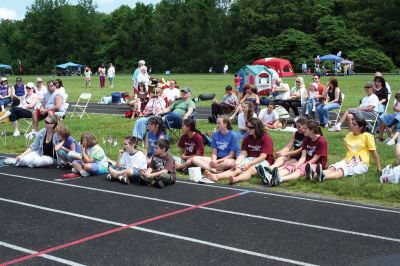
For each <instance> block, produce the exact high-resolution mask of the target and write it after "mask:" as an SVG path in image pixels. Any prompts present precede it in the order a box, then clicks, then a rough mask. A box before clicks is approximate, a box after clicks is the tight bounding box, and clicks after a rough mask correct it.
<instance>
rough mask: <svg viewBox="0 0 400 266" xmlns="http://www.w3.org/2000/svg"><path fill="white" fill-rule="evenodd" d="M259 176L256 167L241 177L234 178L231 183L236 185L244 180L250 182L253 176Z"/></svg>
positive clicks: (243, 173)
mask: <svg viewBox="0 0 400 266" xmlns="http://www.w3.org/2000/svg"><path fill="white" fill-rule="evenodd" d="M255 174H257V170H256V168H255V167H254V166H252V167H250V168H249V169H247V170H246V171H244V172H242V173H241V174H240V175H238V176H236V177H234V176H232V178H231V182H232V183H236V182H240V181H244V180H249V179H250V178H251V177H252V176H253V175H255Z"/></svg>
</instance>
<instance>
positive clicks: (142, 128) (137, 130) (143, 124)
mask: <svg viewBox="0 0 400 266" xmlns="http://www.w3.org/2000/svg"><path fill="white" fill-rule="evenodd" d="M148 120H149V119H148V118H147V117H141V118H139V119H138V120H136V122H135V125H134V126H133V131H132V136H134V137H135V138H137V139H141V140H143V138H144V135H145V134H146V130H147V122H148Z"/></svg>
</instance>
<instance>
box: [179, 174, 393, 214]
mask: <svg viewBox="0 0 400 266" xmlns="http://www.w3.org/2000/svg"><path fill="white" fill-rule="evenodd" d="M176 182H177V183H183V184H189V185H197V186H207V187H210V188H218V189H225V190H233V191H251V192H252V193H254V194H261V195H268V196H273V197H281V198H288V199H296V200H304V201H310V202H317V203H324V204H332V205H338V206H344V207H350V208H359V209H365V210H371V211H380V212H390V213H396V214H400V211H396V210H390V209H383V208H378V207H369V206H361V205H355V204H350V203H343V202H335V201H329V200H319V199H312V198H304V197H299V196H291V195H284V194H278V193H272V192H262V191H257V190H251V189H244V188H243V189H241V188H234V187H223V186H215V185H209V184H198V183H194V182H189V181H182V180H179V181H178V180H177V181H176Z"/></svg>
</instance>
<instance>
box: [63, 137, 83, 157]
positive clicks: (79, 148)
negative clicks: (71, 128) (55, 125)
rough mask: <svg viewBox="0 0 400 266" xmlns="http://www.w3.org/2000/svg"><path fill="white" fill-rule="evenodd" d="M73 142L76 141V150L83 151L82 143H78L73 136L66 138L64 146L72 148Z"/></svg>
mask: <svg viewBox="0 0 400 266" xmlns="http://www.w3.org/2000/svg"><path fill="white" fill-rule="evenodd" d="M72 143H75V151H76V152H77V153H82V150H81V145H79V143H78V142H77V141H76V140H75V139H74V138H73V137H71V136H68V138H67V139H66V140H65V142H64V145H63V146H64V147H65V148H67V149H71V148H70V147H71V144H72Z"/></svg>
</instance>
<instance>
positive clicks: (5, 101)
mask: <svg viewBox="0 0 400 266" xmlns="http://www.w3.org/2000/svg"><path fill="white" fill-rule="evenodd" d="M9 103H11V97H7V98H3V99H0V105H1V106H4V105H6V104H9Z"/></svg>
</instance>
